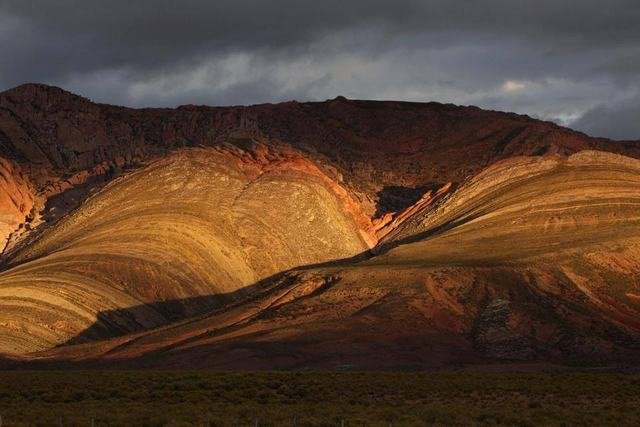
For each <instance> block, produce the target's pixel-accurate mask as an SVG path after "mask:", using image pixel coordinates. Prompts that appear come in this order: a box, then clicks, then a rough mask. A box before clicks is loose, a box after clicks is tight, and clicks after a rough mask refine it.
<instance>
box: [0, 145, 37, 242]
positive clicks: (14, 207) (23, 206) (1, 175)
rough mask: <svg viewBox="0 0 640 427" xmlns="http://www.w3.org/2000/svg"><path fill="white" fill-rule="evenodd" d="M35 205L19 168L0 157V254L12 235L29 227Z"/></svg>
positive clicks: (28, 185) (32, 191) (32, 195)
mask: <svg viewBox="0 0 640 427" xmlns="http://www.w3.org/2000/svg"><path fill="white" fill-rule="evenodd" d="M35 204H36V196H35V194H34V189H33V188H32V187H31V184H30V182H29V180H28V179H27V177H25V176H24V175H23V174H22V171H21V170H20V167H19V166H17V165H16V164H14V163H13V162H11V161H9V160H7V159H3V158H1V157H0V254H1V253H2V249H4V248H5V246H6V245H7V243H8V242H9V239H10V238H11V236H12V234H17V233H20V232H21V231H24V230H25V228H26V227H30V225H29V224H28V222H29V221H28V217H29V215H33V212H34V206H35Z"/></svg>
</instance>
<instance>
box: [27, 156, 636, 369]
mask: <svg viewBox="0 0 640 427" xmlns="http://www.w3.org/2000/svg"><path fill="white" fill-rule="evenodd" d="M639 184H640V162H639V161H637V160H634V159H630V158H627V157H621V156H616V155H612V154H608V153H600V152H592V151H586V152H580V153H578V154H576V155H573V156H571V157H569V158H561V157H559V156H558V157H547V158H544V157H535V158H514V159H511V160H508V161H505V162H502V163H499V164H496V165H494V166H492V167H490V168H488V169H486V170H485V171H483V172H482V173H480V174H479V175H478V176H476V177H475V178H473V179H471V180H469V181H468V182H467V183H465V184H463V185H462V186H461V187H460V188H458V189H457V190H455V191H454V192H451V193H448V192H443V193H441V194H442V198H441V199H437V200H435V201H434V203H435V204H433V205H430V204H426V205H425V203H424V200H427V199H426V198H425V199H423V200H422V201H419V202H418V203H417V204H416V207H417V209H413V210H411V209H410V210H408V211H407V212H413V215H410V216H408V217H406V218H404V220H403V221H401V222H399V223H398V224H397V227H396V228H394V229H393V230H392V231H391V232H390V233H389V234H388V235H387V237H386V240H385V242H386V244H387V245H388V246H387V247H384V246H381V247H379V248H378V249H379V250H380V251H381V253H380V254H379V255H377V256H374V257H373V258H371V259H369V260H367V261H363V262H353V263H351V264H348V265H347V266H346V267H345V266H344V265H333V266H323V267H312V268H307V269H299V270H296V271H292V272H290V273H288V274H286V275H283V276H279V277H277V278H276V280H274V281H272V282H270V283H269V284H268V286H266V287H264V288H262V289H260V290H259V291H258V292H256V293H254V294H253V298H252V299H251V300H248V301H244V302H239V303H237V304H234V305H232V306H227V307H226V308H225V309H222V310H218V311H214V312H212V313H211V314H209V315H207V316H202V317H199V318H194V319H191V320H188V321H183V322H179V323H176V324H172V325H168V326H165V327H162V328H160V329H154V330H149V331H143V332H141V333H139V334H132V335H128V336H126V337H120V338H117V339H114V340H108V341H104V342H101V343H95V344H91V345H87V346H77V347H76V346H72V347H67V348H64V349H58V350H54V351H49V352H45V353H41V354H39V355H38V356H39V357H44V358H46V359H53V360H66V359H73V360H85V359H94V358H97V359H100V360H103V361H109V362H111V363H125V364H129V365H127V366H163V367H167V366H168V367H180V366H184V364H185V363H187V362H186V361H189V363H193V361H197V362H196V363H198V364H199V365H198V366H202V367H205V366H206V367H216V368H242V369H260V368H264V369H273V368H301V367H316V368H337V367H345V366H349V367H355V368H362V369H374V368H381V367H386V368H407V367H413V368H425V367H438V366H449V365H451V364H465V363H488V362H495V361H514V360H526V361H552V362H563V361H567V360H571V361H574V362H576V361H578V362H589V363H593V362H598V363H604V362H611V361H614V362H623V363H628V362H633V361H637V360H638V357H640V322H639V321H638V319H639V318H640V273H639V272H640V224H639V221H640V218H639V217H638V215H639V214H638V212H640V210H639V209H638V204H639V203H640V185H639ZM383 245H384V243H383ZM151 353H152V354H153V355H151ZM131 358H134V359H135V361H134V362H130V360H131Z"/></svg>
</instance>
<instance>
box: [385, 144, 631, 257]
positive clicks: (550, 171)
mask: <svg viewBox="0 0 640 427" xmlns="http://www.w3.org/2000/svg"><path fill="white" fill-rule="evenodd" d="M639 208H640V162H639V161H637V160H635V159H631V158H628V157H623V156H619V155H615V154H610V153H603V152H596V151H583V152H580V153H577V154H574V155H572V156H569V157H568V158H563V157H533V158H512V159H508V160H505V161H502V162H499V163H497V164H495V165H493V166H491V167H489V168H488V169H486V170H485V171H483V172H482V173H480V174H479V175H477V176H476V177H474V178H473V179H471V180H469V182H467V183H466V184H464V185H462V186H461V187H460V188H459V189H458V190H457V191H456V192H455V193H453V194H452V195H450V196H448V197H446V198H445V199H443V201H441V202H440V203H439V204H437V205H436V206H435V208H434V209H431V210H428V211H424V212H422V213H420V214H419V215H416V216H414V217H412V218H410V219H408V220H406V221H404V222H403V223H402V224H401V226H400V227H398V228H397V229H395V230H394V231H393V232H392V233H390V234H388V235H387V236H386V237H385V239H384V242H382V243H381V245H379V247H378V248H377V250H378V251H379V252H384V251H385V250H388V249H390V248H391V250H390V251H389V252H388V253H386V254H384V255H382V256H381V257H379V258H378V262H388V263H394V262H395V261H396V260H397V261H398V262H402V263H408V262H416V263H438V262H451V261H459V262H491V261H492V260H496V261H506V260H518V259H526V258H530V257H534V256H538V255H544V254H545V253H552V254H559V253H560V252H562V251H565V250H567V251H569V250H573V249H580V248H586V247H588V246H589V245H592V244H595V245H598V244H601V243H603V242H614V241H616V240H624V239H627V238H630V237H634V236H638V233H639V232H640V209H639Z"/></svg>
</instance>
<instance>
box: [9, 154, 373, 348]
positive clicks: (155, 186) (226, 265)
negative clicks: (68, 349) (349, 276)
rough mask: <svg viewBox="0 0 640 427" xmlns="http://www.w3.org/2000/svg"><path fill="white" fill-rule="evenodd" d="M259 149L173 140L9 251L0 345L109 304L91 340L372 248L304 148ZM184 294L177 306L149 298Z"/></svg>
mask: <svg viewBox="0 0 640 427" xmlns="http://www.w3.org/2000/svg"><path fill="white" fill-rule="evenodd" d="M241 154H242V155H241ZM265 156H266V157H267V158H265V159H262V160H263V161H256V160H255V159H254V158H253V157H255V155H251V154H247V153H246V152H242V151H240V152H235V153H234V152H231V151H229V150H224V149H218V150H213V149H187V150H181V151H179V152H176V153H174V154H172V155H170V156H168V157H166V158H164V159H162V160H160V161H157V162H154V163H152V164H151V165H149V166H147V167H145V168H142V169H140V170H137V171H135V172H133V173H131V174H129V175H126V176H124V177H121V178H118V179H116V180H114V181H113V182H112V183H111V184H109V185H108V186H107V187H105V188H104V189H103V190H101V191H100V192H99V193H97V194H96V195H94V196H92V197H91V198H89V199H88V200H87V201H86V202H85V203H84V204H83V205H82V206H81V207H80V208H79V209H77V210H76V211H74V212H73V213H72V214H71V215H69V216H67V217H65V218H63V219H62V220H61V221H60V222H59V223H58V224H56V225H55V226H53V227H51V228H49V229H47V230H45V232H43V233H42V235H41V236H40V237H39V238H38V239H37V240H36V241H34V242H32V243H31V244H30V245H28V246H27V247H25V248H22V249H21V250H19V251H17V252H15V253H13V254H12V256H11V258H10V259H9V260H8V264H9V266H10V268H9V269H8V270H6V271H5V272H3V273H2V274H0V306H1V308H0V350H1V351H3V352H8V353H24V352H29V351H33V350H37V349H43V348H48V347H51V346H53V345H56V344H60V343H62V342H64V341H66V340H68V339H70V338H72V337H74V336H75V335H77V334H79V333H80V332H81V331H83V330H84V329H86V328H88V327H89V326H90V325H92V324H93V323H94V322H96V321H97V320H98V319H97V315H98V313H100V312H108V311H111V312H113V313H114V315H113V316H111V317H109V316H106V317H102V318H100V319H99V320H100V327H97V328H95V330H94V332H93V334H92V335H91V336H87V339H97V338H105V337H108V336H113V335H117V334H121V333H125V332H131V331H135V330H141V329H146V328H149V327H152V326H158V325H161V324H163V323H166V322H168V321H170V320H175V317H176V316H175V315H176V311H177V312H178V313H179V316H180V317H181V316H189V315H193V314H196V313H199V312H202V311H205V310H207V309H212V308H214V307H217V306H219V304H221V303H222V302H225V301H226V302H229V301H231V300H233V299H235V298H237V297H239V296H240V295H242V294H243V293H245V294H246V293H247V292H249V290H248V289H244V288H245V287H247V286H250V285H252V284H254V283H256V282H258V281H259V280H261V279H263V278H265V277H267V276H270V275H272V274H274V273H277V272H280V271H283V270H286V269H289V268H291V267H295V266H299V265H307V264H314V263H321V262H325V261H329V260H332V259H339V258H345V257H350V256H353V255H356V254H358V253H360V252H362V251H364V250H367V249H368V246H367V244H366V243H365V241H364V239H363V238H362V235H361V233H360V230H359V228H358V226H357V224H356V221H355V220H354V218H353V216H352V215H351V213H350V212H349V211H348V210H347V209H345V208H343V204H342V200H341V197H343V196H344V194H336V192H334V189H333V188H332V187H331V186H328V185H326V177H321V176H318V175H316V174H314V173H309V172H307V171H309V170H311V171H313V170H314V169H313V167H312V165H307V166H306V167H303V166H304V159H302V158H300V157H291V156H290V155H283V156H282V158H280V157H278V153H269V152H267V153H266V154H265ZM268 158H272V160H269V159H268ZM294 166H295V167H294ZM193 297H202V298H193ZM181 299H190V300H189V301H188V302H186V303H185V304H184V307H181V308H180V309H179V310H176V307H175V304H155V303H157V302H163V301H178V303H177V304H178V305H180V303H179V300H181ZM128 307H137V308H136V309H135V310H131V311H127V310H126V309H127V308H128Z"/></svg>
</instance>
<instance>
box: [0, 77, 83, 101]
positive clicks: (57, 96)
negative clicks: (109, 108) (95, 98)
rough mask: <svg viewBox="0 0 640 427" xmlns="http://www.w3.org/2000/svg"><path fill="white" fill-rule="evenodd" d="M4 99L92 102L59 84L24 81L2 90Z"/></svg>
mask: <svg viewBox="0 0 640 427" xmlns="http://www.w3.org/2000/svg"><path fill="white" fill-rule="evenodd" d="M0 99H1V100H2V101H5V100H10V101H12V103H24V102H30V103H34V104H38V105H43V106H53V105H58V104H59V103H60V102H73V101H76V102H78V101H80V102H83V103H91V101H90V100H89V99H87V98H84V97H82V96H80V95H76V94H75V93H73V92H69V91H67V90H64V89H62V88H60V87H57V86H52V85H48V84H44V83H24V84H21V85H18V86H15V87H13V88H11V89H8V90H6V91H4V92H0Z"/></svg>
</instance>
